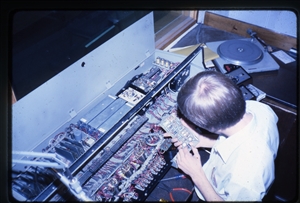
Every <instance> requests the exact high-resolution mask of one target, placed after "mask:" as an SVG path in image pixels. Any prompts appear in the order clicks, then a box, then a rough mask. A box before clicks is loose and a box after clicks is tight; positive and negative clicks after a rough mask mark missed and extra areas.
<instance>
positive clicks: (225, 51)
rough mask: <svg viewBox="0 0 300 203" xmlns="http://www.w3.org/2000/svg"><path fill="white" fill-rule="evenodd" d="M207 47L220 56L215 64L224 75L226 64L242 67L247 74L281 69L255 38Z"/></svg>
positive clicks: (223, 42)
mask: <svg viewBox="0 0 300 203" xmlns="http://www.w3.org/2000/svg"><path fill="white" fill-rule="evenodd" d="M206 45H207V47H209V48H210V49H211V50H212V51H214V52H215V53H217V54H218V55H219V57H218V58H216V59H214V60H213V62H214V64H215V66H216V67H217V68H218V69H219V70H220V71H221V72H222V73H226V72H227V71H226V70H225V69H224V65H226V64H234V65H239V66H242V67H243V68H244V69H245V70H246V71H247V73H254V72H263V71H273V70H278V69H279V65H278V64H277V63H276V61H275V60H274V59H273V58H272V57H271V55H270V54H269V53H268V52H267V50H265V49H264V47H263V46H262V45H261V44H260V43H259V42H258V41H257V40H256V39H254V38H251V39H250V38H246V39H234V40H226V41H217V42H209V43H206Z"/></svg>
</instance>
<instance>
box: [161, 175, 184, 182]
mask: <svg viewBox="0 0 300 203" xmlns="http://www.w3.org/2000/svg"><path fill="white" fill-rule="evenodd" d="M181 178H182V179H183V178H186V176H185V175H183V174H181V175H177V176H173V177H170V178H164V179H161V180H160V181H167V180H174V179H181Z"/></svg>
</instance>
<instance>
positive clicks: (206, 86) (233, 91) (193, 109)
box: [177, 71, 246, 132]
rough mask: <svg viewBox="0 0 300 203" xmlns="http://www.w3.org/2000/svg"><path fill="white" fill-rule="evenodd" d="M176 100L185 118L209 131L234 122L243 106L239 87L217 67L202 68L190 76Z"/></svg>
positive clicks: (242, 112) (243, 108)
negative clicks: (216, 69) (202, 69)
mask: <svg viewBox="0 0 300 203" xmlns="http://www.w3.org/2000/svg"><path fill="white" fill-rule="evenodd" d="M177 104H178V108H179V110H180V111H181V113H182V114H183V115H184V116H185V117H186V118H187V119H189V120H190V121H191V122H193V123H194V124H195V125H197V126H199V127H200V128H204V129H206V130H208V131H210V132H217V131H218V130H222V129H226V128H228V127H230V126H232V125H234V124H236V123H237V122H238V121H240V119H241V118H242V117H243V115H244V114H245V108H246V103H245V100H244V97H243V94H242V91H241V90H240V88H239V87H238V86H237V85H236V84H235V83H234V82H233V81H232V80H231V79H229V78H228V77H226V76H225V75H223V74H222V73H219V72H216V71H203V72H200V73H198V74H197V75H195V76H194V77H192V78H190V79H189V80H188V81H187V82H186V83H185V84H184V85H183V86H182V87H181V89H180V91H179V93H178V95H177Z"/></svg>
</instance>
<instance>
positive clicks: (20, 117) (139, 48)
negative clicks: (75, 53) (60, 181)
mask: <svg viewBox="0 0 300 203" xmlns="http://www.w3.org/2000/svg"><path fill="white" fill-rule="evenodd" d="M154 50H155V45H154V25H153V13H150V14H148V15H146V16H145V17H143V18H142V19H140V20H139V21H137V22H136V23H134V24H132V25H131V26H129V27H128V28H127V29H125V30H123V31H122V32H120V33H119V34H118V35H116V36H115V37H113V38H112V39H110V40H108V41H107V42H105V43H104V44H102V45H101V46H100V47H98V48H96V49H95V50H93V51H92V52H90V53H88V54H87V55H86V56H84V57H82V58H81V59H79V60H78V61H76V62H75V63H74V64H72V65H71V66H69V67H68V68H67V69H65V70H64V71H62V72H60V73H59V74H58V75H56V76H55V77H53V78H51V79H50V80H48V81H47V82H46V83H44V84H42V85H41V86H40V87H38V88H37V89H35V90H34V91H32V92H31V93H29V94H28V95H26V96H25V97H23V98H22V99H20V100H19V101H18V102H16V103H15V104H14V105H13V107H12V119H13V120H12V147H13V150H21V151H22V150H26V151H30V150H32V149H33V148H34V147H35V146H37V145H38V144H39V143H40V142H42V141H43V140H44V139H45V138H47V137H48V136H50V135H51V134H52V133H53V132H55V130H57V129H58V128H60V127H61V126H63V125H64V124H65V123H67V122H68V121H70V120H71V119H73V118H74V117H76V115H77V114H78V113H79V112H80V111H82V110H83V109H84V108H85V107H86V106H87V105H88V104H89V103H90V102H92V101H93V100H95V99H97V97H99V96H100V95H101V94H103V92H105V91H106V90H108V89H109V88H110V87H112V86H113V85H114V84H115V83H116V82H117V81H119V80H120V79H121V78H122V77H123V76H125V75H126V74H127V73H128V72H130V71H131V70H133V69H134V68H135V67H137V66H138V65H139V64H140V63H141V62H142V61H143V60H145V58H147V57H148V56H149V55H150V54H151V53H153V52H154ZM83 62H84V63H85V66H84V67H82V66H81V64H82V63H83Z"/></svg>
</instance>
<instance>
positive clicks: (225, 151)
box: [214, 112, 256, 163]
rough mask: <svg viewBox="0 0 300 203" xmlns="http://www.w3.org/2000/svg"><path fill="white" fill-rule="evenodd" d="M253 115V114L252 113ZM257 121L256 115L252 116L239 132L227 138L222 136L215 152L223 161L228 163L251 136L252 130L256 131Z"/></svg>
mask: <svg viewBox="0 0 300 203" xmlns="http://www.w3.org/2000/svg"><path fill="white" fill-rule="evenodd" d="M250 113H251V112H250ZM255 122H256V119H255V116H254V114H252V120H251V121H250V122H249V123H248V124H247V125H246V126H245V127H244V128H243V129H242V130H240V131H239V132H237V133H235V134H233V135H231V136H230V137H228V138H226V137H225V136H222V135H220V136H219V140H218V142H217V143H216V145H215V147H214V151H215V152H217V153H218V154H219V155H220V157H221V158H222V160H223V161H224V162H225V163H226V162H227V160H228V158H229V157H230V155H231V154H232V153H233V151H234V150H235V149H236V148H238V147H239V146H240V145H241V143H244V142H245V140H246V139H247V138H248V137H249V136H250V135H251V129H254V128H253V126H254V125H255Z"/></svg>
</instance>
